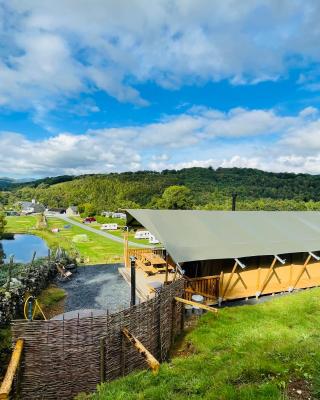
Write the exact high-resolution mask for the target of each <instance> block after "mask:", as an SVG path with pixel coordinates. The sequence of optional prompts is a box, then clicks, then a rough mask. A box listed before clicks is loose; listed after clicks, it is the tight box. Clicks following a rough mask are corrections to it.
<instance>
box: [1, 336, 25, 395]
mask: <svg viewBox="0 0 320 400" xmlns="http://www.w3.org/2000/svg"><path fill="white" fill-rule="evenodd" d="M22 351H23V339H18V340H17V342H16V344H15V346H14V349H13V352H12V355H11V360H10V363H9V365H8V368H7V372H6V375H5V377H4V380H3V382H2V384H1V387H0V400H8V399H9V398H10V397H11V394H12V386H13V382H14V378H15V377H16V376H17V374H18V370H19V366H20V362H21V358H22Z"/></svg>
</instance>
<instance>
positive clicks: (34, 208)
mask: <svg viewBox="0 0 320 400" xmlns="http://www.w3.org/2000/svg"><path fill="white" fill-rule="evenodd" d="M18 204H19V206H20V207H21V214H24V215H29V214H41V213H43V212H44V211H45V207H44V205H42V204H40V203H39V202H36V201H35V199H32V201H20V202H19V203H18Z"/></svg>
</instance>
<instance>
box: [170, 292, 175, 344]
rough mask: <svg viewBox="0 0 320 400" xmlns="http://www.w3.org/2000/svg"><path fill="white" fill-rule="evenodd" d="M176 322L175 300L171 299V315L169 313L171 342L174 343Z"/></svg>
mask: <svg viewBox="0 0 320 400" xmlns="http://www.w3.org/2000/svg"><path fill="white" fill-rule="evenodd" d="M175 324H176V301H175V299H174V298H173V299H172V315H171V344H173V343H174V338H175Z"/></svg>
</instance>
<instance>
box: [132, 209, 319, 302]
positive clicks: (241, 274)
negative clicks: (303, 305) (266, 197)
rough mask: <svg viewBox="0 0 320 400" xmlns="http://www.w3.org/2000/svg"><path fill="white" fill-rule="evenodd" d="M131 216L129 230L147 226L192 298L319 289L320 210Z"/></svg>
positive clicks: (208, 299) (210, 299) (215, 299)
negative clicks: (180, 276)
mask: <svg viewBox="0 0 320 400" xmlns="http://www.w3.org/2000/svg"><path fill="white" fill-rule="evenodd" d="M127 214H128V217H127V225H128V226H131V227H134V228H138V227H141V226H143V227H144V228H145V229H147V230H148V231H150V232H151V233H152V234H153V235H155V236H156V237H157V238H158V239H159V241H160V242H161V243H162V245H163V247H164V250H162V251H164V252H165V253H164V254H166V258H167V260H169V261H168V263H169V265H170V266H171V267H172V268H174V269H175V270H176V271H177V273H178V274H180V275H183V276H184V277H185V278H186V293H187V294H188V293H189V295H190V297H191V296H192V294H196V293H197V294H201V295H203V296H205V299H206V302H207V303H216V302H222V301H224V300H232V299H239V298H247V297H252V296H256V297H259V296H262V295H266V294H272V293H278V292H291V291H293V290H295V289H302V288H309V287H313V286H319V285H320V257H319V256H320V212H283V211H281V212H277V211H271V212H269V211H196V210H190V211H189V210H127ZM139 251H140V250H139ZM148 251H149V252H150V251H153V252H159V249H157V250H150V249H149V250H148ZM130 252H131V253H132V254H135V255H137V254H138V252H137V250H129V253H130ZM137 263H138V264H139V263H140V260H139V257H138V260H137Z"/></svg>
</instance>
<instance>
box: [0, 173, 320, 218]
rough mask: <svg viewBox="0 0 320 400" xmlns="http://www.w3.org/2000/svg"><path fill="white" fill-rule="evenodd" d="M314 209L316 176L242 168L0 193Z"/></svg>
mask: <svg viewBox="0 0 320 400" xmlns="http://www.w3.org/2000/svg"><path fill="white" fill-rule="evenodd" d="M232 193H237V195H238V197H237V199H238V200H237V209H239V210H318V209H320V176H319V175H308V174H289V173H271V172H264V171H260V170H256V169H241V168H218V169H213V168H211V167H209V168H187V169H182V170H179V171H176V170H164V171H162V172H154V171H139V172H126V173H121V174H117V173H111V174H97V175H83V176H78V177H70V176H63V177H55V178H45V179H41V180H37V181H34V182H30V183H27V184H19V185H16V186H12V187H10V188H9V189H6V191H2V192H0V203H2V204H3V205H4V206H7V207H9V206H10V205H11V204H13V203H14V202H15V201H17V200H30V199H32V198H35V199H36V200H37V201H39V202H41V203H43V204H44V205H46V206H49V207H68V206H69V205H77V206H79V207H80V208H81V210H82V211H83V212H85V211H86V209H87V210H90V213H94V212H96V213H99V212H101V211H103V210H110V211H115V210H117V209H121V208H138V207H141V208H173V209H175V208H176V209H190V208H197V209H207V210H211V209H212V210H214V209H217V210H229V209H231V195H232Z"/></svg>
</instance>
